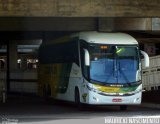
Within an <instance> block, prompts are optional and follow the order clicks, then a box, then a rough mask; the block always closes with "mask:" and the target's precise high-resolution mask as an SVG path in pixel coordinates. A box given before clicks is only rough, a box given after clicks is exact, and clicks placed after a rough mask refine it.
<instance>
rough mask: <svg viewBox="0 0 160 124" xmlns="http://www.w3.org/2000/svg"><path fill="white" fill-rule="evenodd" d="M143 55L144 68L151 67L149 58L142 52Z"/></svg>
mask: <svg viewBox="0 0 160 124" xmlns="http://www.w3.org/2000/svg"><path fill="white" fill-rule="evenodd" d="M141 54H142V55H143V56H144V67H145V68H147V67H149V56H148V54H147V53H146V52H144V51H142V50H141Z"/></svg>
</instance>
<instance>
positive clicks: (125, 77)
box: [118, 62, 131, 86]
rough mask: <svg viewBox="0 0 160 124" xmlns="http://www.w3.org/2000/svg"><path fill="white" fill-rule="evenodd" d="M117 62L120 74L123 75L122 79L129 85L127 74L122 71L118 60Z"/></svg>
mask: <svg viewBox="0 0 160 124" xmlns="http://www.w3.org/2000/svg"><path fill="white" fill-rule="evenodd" d="M118 64H119V68H118V70H119V71H120V72H121V74H122V75H123V77H124V79H125V80H126V84H128V86H131V83H129V80H128V78H127V76H126V75H125V74H124V72H123V71H122V69H121V65H120V62H118Z"/></svg>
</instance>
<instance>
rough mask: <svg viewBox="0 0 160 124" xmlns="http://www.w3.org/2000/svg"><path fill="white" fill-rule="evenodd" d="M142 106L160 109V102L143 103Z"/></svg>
mask: <svg viewBox="0 0 160 124" xmlns="http://www.w3.org/2000/svg"><path fill="white" fill-rule="evenodd" d="M141 107H146V108H153V109H160V104H156V103H142V104H141Z"/></svg>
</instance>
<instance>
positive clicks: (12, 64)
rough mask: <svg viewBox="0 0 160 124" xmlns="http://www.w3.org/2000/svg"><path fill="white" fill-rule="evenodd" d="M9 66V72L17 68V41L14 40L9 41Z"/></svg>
mask: <svg viewBox="0 0 160 124" xmlns="http://www.w3.org/2000/svg"><path fill="white" fill-rule="evenodd" d="M8 50H9V68H10V72H12V71H15V70H17V58H18V55H17V43H16V42H14V41H10V42H9V49H8Z"/></svg>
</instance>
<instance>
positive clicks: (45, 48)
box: [38, 32, 149, 110]
mask: <svg viewBox="0 0 160 124" xmlns="http://www.w3.org/2000/svg"><path fill="white" fill-rule="evenodd" d="M141 53H142V54H143V55H144V60H145V66H146V67H147V66H149V57H148V55H147V54H146V53H145V52H143V51H140V50H139V45H138V42H137V41H136V40H135V39H134V38H133V37H131V36H130V35H128V34H124V33H100V32H80V33H76V34H74V35H70V36H66V37H63V38H59V39H55V40H53V41H50V42H46V43H45V42H44V43H43V44H42V45H41V46H40V49H39V62H40V64H39V71H38V79H39V94H40V95H41V96H47V97H50V98H53V99H58V100H65V101H71V102H75V103H76V104H77V105H78V107H79V108H81V107H82V105H83V104H90V105H119V106H120V108H121V109H123V110H125V109H126V108H127V105H138V104H140V103H141V99H142V81H141V79H142V78H141V60H140V54H141Z"/></svg>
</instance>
